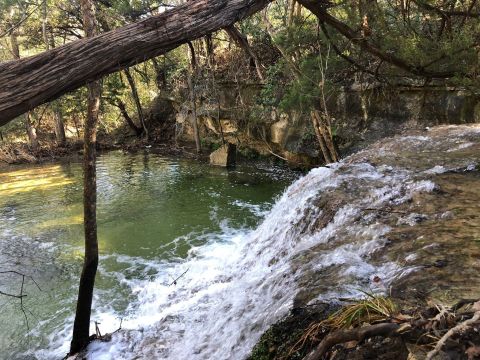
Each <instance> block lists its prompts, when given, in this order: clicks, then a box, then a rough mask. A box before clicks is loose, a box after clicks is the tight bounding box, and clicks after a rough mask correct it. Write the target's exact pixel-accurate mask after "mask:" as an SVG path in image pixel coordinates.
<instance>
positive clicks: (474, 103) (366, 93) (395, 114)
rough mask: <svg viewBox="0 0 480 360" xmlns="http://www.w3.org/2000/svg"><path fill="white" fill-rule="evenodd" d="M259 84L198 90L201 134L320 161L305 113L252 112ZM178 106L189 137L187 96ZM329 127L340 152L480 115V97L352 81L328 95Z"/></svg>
mask: <svg viewBox="0 0 480 360" xmlns="http://www.w3.org/2000/svg"><path fill="white" fill-rule="evenodd" d="M261 90H262V86H261V85H259V84H232V83H224V84H220V91H219V93H218V94H219V95H218V99H217V100H215V101H212V100H211V99H210V98H208V97H203V98H202V96H199V100H198V104H197V116H198V120H199V123H200V130H201V136H202V139H207V140H208V141H212V142H218V143H219V142H221V138H222V136H223V137H224V138H225V139H226V140H227V141H228V142H231V143H234V144H236V145H237V146H238V147H239V149H242V148H247V149H251V150H253V151H255V152H257V153H259V154H260V155H271V154H272V153H275V154H276V155H279V156H280V157H282V158H284V159H286V160H287V161H288V162H289V163H291V164H292V165H295V166H301V167H311V166H314V165H316V164H319V163H321V162H322V160H321V154H320V152H319V149H318V145H317V143H316V139H315V135H314V132H313V129H312V126H311V122H310V118H309V116H308V114H302V113H288V114H287V113H282V112H281V111H279V110H278V109H275V108H272V109H270V111H264V112H263V114H265V113H268V116H265V115H263V116H261V117H256V115H255V114H254V113H253V110H252V109H253V107H254V106H255V105H258V104H257V99H258V98H259V96H260V91H261ZM179 103H180V104H181V105H180V106H178V107H177V115H176V128H177V137H178V138H180V139H183V140H187V141H190V140H193V129H192V126H191V121H192V116H191V111H190V110H189V102H188V101H187V100H184V101H183V102H182V100H180V101H179ZM329 111H330V113H331V115H332V116H333V118H334V119H333V123H332V126H333V132H334V137H335V141H336V144H337V146H338V148H339V150H340V153H341V154H342V155H347V154H350V153H352V152H354V151H357V150H360V149H362V148H365V147H366V146H368V145H369V144H371V143H373V142H375V141H377V140H378V139H381V138H384V137H387V136H392V135H395V134H398V133H400V132H402V131H404V130H409V129H423V128H425V127H429V126H434V125H440V124H466V123H474V122H479V121H480V101H479V100H478V99H475V98H474V97H473V96H471V95H468V94H467V93H466V92H465V91H462V90H458V89H453V88H446V87H444V86H443V87H442V86H439V85H436V86H426V87H425V86H414V85H411V84H408V85H396V86H392V87H388V88H387V87H384V86H380V85H368V86H367V85H360V84H354V85H352V86H350V87H345V88H343V89H342V91H341V92H340V93H339V94H338V95H337V96H336V97H335V98H332V99H331V100H330V101H329Z"/></svg>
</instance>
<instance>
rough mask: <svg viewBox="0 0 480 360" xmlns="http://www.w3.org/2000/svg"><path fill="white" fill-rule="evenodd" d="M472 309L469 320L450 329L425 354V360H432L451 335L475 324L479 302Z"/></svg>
mask: <svg viewBox="0 0 480 360" xmlns="http://www.w3.org/2000/svg"><path fill="white" fill-rule="evenodd" d="M474 308H475V310H476V312H475V313H474V315H473V316H472V317H471V318H470V319H468V320H465V321H463V322H461V323H460V324H458V325H456V326H455V327H453V328H451V329H450V330H448V331H447V332H446V333H445V335H443V336H442V337H441V338H440V340H438V342H437V344H436V345H435V347H434V349H433V350H432V351H430V352H429V353H428V354H427V360H431V359H433V357H434V356H435V355H437V354H438V353H439V352H440V350H441V349H442V347H443V346H444V345H445V343H446V342H447V340H448V339H450V338H451V337H452V336H453V335H455V334H458V333H461V332H463V331H466V330H467V329H468V328H469V327H470V326H471V325H473V324H475V323H476V322H478V321H479V320H480V302H476V303H475V305H474Z"/></svg>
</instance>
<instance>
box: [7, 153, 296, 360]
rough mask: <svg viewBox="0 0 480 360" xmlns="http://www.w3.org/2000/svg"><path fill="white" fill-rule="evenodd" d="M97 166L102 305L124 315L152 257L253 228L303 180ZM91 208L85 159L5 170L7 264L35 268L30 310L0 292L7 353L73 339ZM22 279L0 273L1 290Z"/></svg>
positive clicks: (117, 157)
mask: <svg viewBox="0 0 480 360" xmlns="http://www.w3.org/2000/svg"><path fill="white" fill-rule="evenodd" d="M97 171H98V177H97V186H98V236H99V247H100V256H101V260H100V267H99V273H98V278H97V289H96V293H95V301H94V302H95V303H94V307H95V306H96V307H101V308H102V309H105V308H111V309H112V312H114V313H115V314H119V316H121V314H122V313H123V312H124V311H125V310H126V309H127V307H128V305H129V304H130V303H131V302H132V301H134V298H135V294H133V293H132V291H131V288H130V287H127V286H125V285H124V284H123V283H122V279H131V278H145V277H148V276H152V277H153V276H155V275H156V273H157V272H158V269H157V268H155V267H149V265H148V264H149V262H151V261H153V262H158V261H165V262H175V261H181V259H184V258H185V257H187V256H188V253H189V251H190V250H191V249H192V248H195V247H201V246H203V245H205V244H207V243H211V242H214V241H224V239H225V236H229V234H232V233H235V232H241V231H248V229H251V228H253V227H254V226H255V225H257V224H258V222H259V221H260V220H261V218H262V216H263V215H264V214H265V212H266V211H267V210H268V209H269V208H270V207H271V205H272V204H273V201H274V199H275V197H276V196H278V195H280V194H281V193H282V191H283V190H284V189H285V187H286V186H287V185H288V184H290V183H291V182H292V180H293V179H294V178H295V177H296V174H293V173H291V172H287V171H285V170H282V169H278V168H271V167H270V168H262V169H260V168H259V167H255V166H239V167H237V169H235V170H227V169H223V168H216V167H210V166H208V165H206V164H200V163H197V162H192V161H185V160H179V159H172V158H165V157H161V156H157V155H153V154H149V153H144V154H135V155H127V154H123V153H120V152H111V153H108V154H104V155H102V156H100V158H99V160H98V163H97ZM82 214H83V208H82V169H81V164H80V163H78V162H73V163H55V164H43V165H35V166H15V167H13V166H12V167H8V168H6V169H3V170H0V271H6V270H15V271H19V272H21V273H24V274H26V275H28V277H27V278H25V283H24V292H25V293H26V294H27V297H25V298H24V299H23V308H22V306H21V304H20V302H19V300H18V299H15V298H9V297H5V296H0V324H2V331H0V358H1V359H3V358H4V359H12V358H15V359H27V358H28V359H31V358H32V356H33V355H32V353H31V351H32V350H35V349H42V348H46V347H51V345H52V343H55V341H60V340H59V339H62V338H63V339H64V338H65V337H68V334H69V332H70V331H71V322H72V316H73V312H74V308H75V299H76V291H77V290H76V286H77V284H78V277H79V273H80V269H81V264H82V254H83V225H82V220H83V215H82ZM30 276H31V278H30ZM32 279H34V280H35V282H36V283H37V284H38V287H37V286H36V284H35V283H34V282H33V280H32ZM21 284H22V277H21V276H19V275H18V274H14V273H5V274H0V290H1V291H4V292H8V293H14V294H18V293H19V291H20V288H21ZM27 321H28V324H27ZM100 326H101V325H100ZM39 354H40V355H39ZM45 356H46V355H45ZM35 357H42V356H41V351H40V352H36V353H35V355H34V357H33V358H35Z"/></svg>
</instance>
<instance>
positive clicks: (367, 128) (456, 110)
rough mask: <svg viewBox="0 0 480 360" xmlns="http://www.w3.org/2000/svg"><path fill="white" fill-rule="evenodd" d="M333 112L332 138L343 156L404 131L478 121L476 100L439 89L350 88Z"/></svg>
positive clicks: (479, 113)
mask: <svg viewBox="0 0 480 360" xmlns="http://www.w3.org/2000/svg"><path fill="white" fill-rule="evenodd" d="M334 108H335V118H336V121H335V127H336V134H337V136H338V140H339V143H340V145H341V149H342V150H343V152H347V153H351V152H353V151H355V150H358V149H361V148H364V147H365V146H367V145H369V144H371V143H373V142H374V141H376V140H378V139H381V138H384V137H387V136H393V135H395V134H398V133H399V132H401V131H403V130H407V129H422V128H425V127H429V126H435V125H441V124H468V123H474V122H479V121H480V99H478V98H475V97H474V96H472V95H469V94H467V93H466V92H465V91H462V90H457V89H453V88H447V87H441V86H429V87H407V86H397V87H390V88H385V87H381V86H374V87H370V88H367V89H364V88H362V87H361V86H359V85H357V86H352V87H350V88H345V89H344V91H343V92H342V93H341V94H340V95H339V96H338V97H337V98H336V103H335V104H334Z"/></svg>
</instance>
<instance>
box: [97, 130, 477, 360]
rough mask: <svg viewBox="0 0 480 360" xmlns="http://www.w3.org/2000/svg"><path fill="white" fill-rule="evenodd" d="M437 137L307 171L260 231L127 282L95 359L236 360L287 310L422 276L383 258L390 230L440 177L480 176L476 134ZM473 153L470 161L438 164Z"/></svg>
mask: <svg viewBox="0 0 480 360" xmlns="http://www.w3.org/2000/svg"><path fill="white" fill-rule="evenodd" d="M442 129H443V130H442ZM442 129H441V130H435V131H433V130H432V131H431V132H430V133H425V134H424V135H412V136H402V137H396V138H393V139H389V140H385V141H382V142H380V143H378V144H376V145H375V146H373V147H371V148H370V149H367V150H365V151H362V152H360V153H358V154H355V155H352V156H351V157H348V158H346V159H344V160H343V161H341V162H339V163H336V164H333V165H331V166H329V167H320V168H316V169H313V170H311V171H310V172H309V173H308V174H307V175H305V176H303V177H302V178H300V179H299V180H297V181H296V182H294V183H293V184H292V185H291V186H289V187H288V188H287V189H286V190H285V192H284V193H283V195H282V196H281V197H280V198H279V199H278V200H277V201H276V203H275V205H274V206H273V207H272V209H271V210H270V212H268V213H267V214H266V215H265V218H264V220H263V222H262V223H261V224H260V225H259V226H258V227H257V228H256V229H254V230H249V231H246V230H238V229H237V230H235V229H231V228H229V227H228V226H225V228H224V229H223V231H222V233H221V234H219V235H218V236H216V237H215V238H212V239H211V241H210V242H209V243H208V244H207V245H203V246H200V247H194V248H192V249H191V250H190V252H189V255H188V257H187V259H186V260H183V261H176V262H173V263H172V262H170V263H168V262H160V263H150V264H149V266H150V267H152V268H155V269H156V271H157V274H158V275H156V276H155V277H154V278H149V279H144V280H139V279H127V278H122V279H121V281H122V282H123V283H124V284H125V285H126V286H129V287H130V288H131V291H132V293H133V294H135V297H136V300H135V301H133V302H132V304H131V305H130V308H129V311H128V316H127V317H126V318H124V319H123V325H122V330H120V331H118V332H116V333H115V334H114V335H113V338H112V341H111V342H107V343H100V342H94V343H92V344H91V345H90V347H89V352H90V354H91V358H93V359H136V358H138V359H243V358H245V357H246V356H248V354H249V352H250V351H251V349H252V347H253V345H254V344H255V343H256V341H258V339H259V337H260V336H261V334H262V333H263V332H264V331H265V330H267V329H268V327H269V326H270V325H272V324H273V323H274V322H276V321H278V320H279V319H281V318H282V317H283V316H285V315H286V314H288V312H289V310H290V309H291V308H292V307H293V306H302V305H305V304H308V303H311V302H314V301H319V300H322V301H335V299H338V298H339V297H358V296H361V294H362V292H363V291H367V292H386V291H389V287H390V285H391V283H392V282H393V281H395V280H397V279H400V278H402V277H404V276H406V275H407V274H409V273H410V272H414V271H415V270H416V269H417V267H416V266H414V265H408V264H407V263H406V262H399V261H396V260H395V259H393V260H392V259H390V258H388V257H387V256H386V248H387V247H388V246H389V241H390V240H389V239H388V236H387V235H388V234H389V232H390V231H391V230H392V226H395V224H397V223H402V222H404V223H408V222H409V221H413V222H414V223H415V219H416V216H417V215H418V214H416V213H413V212H412V211H411V210H409V206H411V205H410V204H412V203H414V199H415V197H416V196H419V195H421V194H428V193H432V192H435V191H436V190H438V186H437V184H436V183H435V176H436V174H439V173H444V172H447V171H456V169H457V170H458V169H464V170H465V171H467V170H468V168H469V167H470V169H472V166H474V167H475V166H478V163H475V162H476V161H477V160H478V155H476V154H478V141H477V143H476V144H475V143H474V141H475V139H478V136H479V135H480V131H479V130H480V129H479V128H478V127H455V128H449V127H444V128H442ZM468 149H470V150H473V149H475V150H476V151H470V152H469V153H467V155H468V154H470V155H468V156H467V155H465V154H466V153H463V155H464V156H462V157H460V156H459V157H454V158H452V159H451V161H446V160H445V159H444V154H446V153H448V151H450V153H452V154H453V153H455V152H458V151H467V150H468ZM472 159H473V160H472ZM472 164H473V165H472ZM398 209H401V210H398ZM392 219H393V220H392ZM407 255H408V254H405V257H407ZM402 260H403V259H402ZM118 261H122V259H118ZM125 261H135V259H133V260H132V259H127V260H125ZM139 261H140V260H139ZM180 275H182V276H181V277H180V278H179V279H178V280H177V282H176V285H174V284H172V279H175V278H177V277H178V276H180ZM374 278H376V279H378V278H380V279H381V281H380V282H378V280H376V281H374V280H373V279H374ZM99 319H100V320H99V322H100V323H101V324H102V327H104V328H107V329H108V330H114V329H115V328H116V327H118V319H117V318H116V316H115V314H114V312H108V311H106V312H105V313H103V314H100V315H99Z"/></svg>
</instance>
